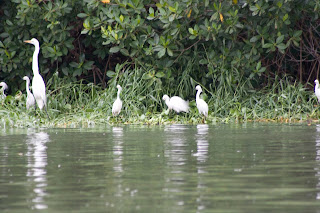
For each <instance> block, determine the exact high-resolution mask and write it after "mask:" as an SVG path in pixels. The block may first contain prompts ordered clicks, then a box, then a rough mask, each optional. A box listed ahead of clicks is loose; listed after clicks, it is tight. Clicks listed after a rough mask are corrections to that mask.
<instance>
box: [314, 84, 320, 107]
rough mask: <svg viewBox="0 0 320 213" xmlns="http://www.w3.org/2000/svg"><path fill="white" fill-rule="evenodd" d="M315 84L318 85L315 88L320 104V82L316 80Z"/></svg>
mask: <svg viewBox="0 0 320 213" xmlns="http://www.w3.org/2000/svg"><path fill="white" fill-rule="evenodd" d="M314 83H315V84H316V85H315V86H314V93H315V94H316V96H317V98H318V101H319V102H320V88H319V81H318V79H316V80H314Z"/></svg>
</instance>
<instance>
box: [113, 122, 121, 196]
mask: <svg viewBox="0 0 320 213" xmlns="http://www.w3.org/2000/svg"><path fill="white" fill-rule="evenodd" d="M112 136H113V157H114V158H113V164H114V165H113V169H114V171H115V176H116V177H117V179H116V180H115V182H116V191H115V196H117V197H121V196H122V193H123V186H122V180H121V177H122V173H123V166H122V161H123V128H122V127H113V128H112Z"/></svg>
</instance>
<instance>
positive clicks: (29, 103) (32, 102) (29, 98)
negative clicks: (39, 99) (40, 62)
mask: <svg viewBox="0 0 320 213" xmlns="http://www.w3.org/2000/svg"><path fill="white" fill-rule="evenodd" d="M22 79H23V80H25V81H26V91H27V101H26V106H27V109H29V108H30V107H32V106H35V108H36V105H35V104H36V103H35V100H34V97H33V94H32V93H31V92H30V90H29V84H30V79H29V77H28V76H24V77H23V78H22Z"/></svg>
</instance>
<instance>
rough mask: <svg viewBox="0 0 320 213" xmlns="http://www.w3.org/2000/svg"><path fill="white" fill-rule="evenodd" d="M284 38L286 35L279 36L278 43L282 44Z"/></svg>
mask: <svg viewBox="0 0 320 213" xmlns="http://www.w3.org/2000/svg"><path fill="white" fill-rule="evenodd" d="M283 39H284V35H281V36H279V37H278V38H277V40H276V43H277V44H280V43H281V42H282V41H283Z"/></svg>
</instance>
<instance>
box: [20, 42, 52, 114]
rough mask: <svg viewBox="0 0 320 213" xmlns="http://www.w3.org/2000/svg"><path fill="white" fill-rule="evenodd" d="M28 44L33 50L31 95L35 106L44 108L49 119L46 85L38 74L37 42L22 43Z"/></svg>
mask: <svg viewBox="0 0 320 213" xmlns="http://www.w3.org/2000/svg"><path fill="white" fill-rule="evenodd" d="M24 42H26V43H29V44H33V45H34V47H35V49H34V52H33V57H32V71H33V78H32V93H33V96H34V98H35V99H36V102H37V105H38V107H39V108H40V110H42V108H43V107H44V109H45V111H46V113H47V116H48V118H49V115H48V112H47V96H46V85H45V84H44V81H43V78H42V76H41V75H40V74H39V65H38V54H39V51H40V46H39V41H38V40H37V39H35V38H32V39H31V40H26V41H24Z"/></svg>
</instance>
